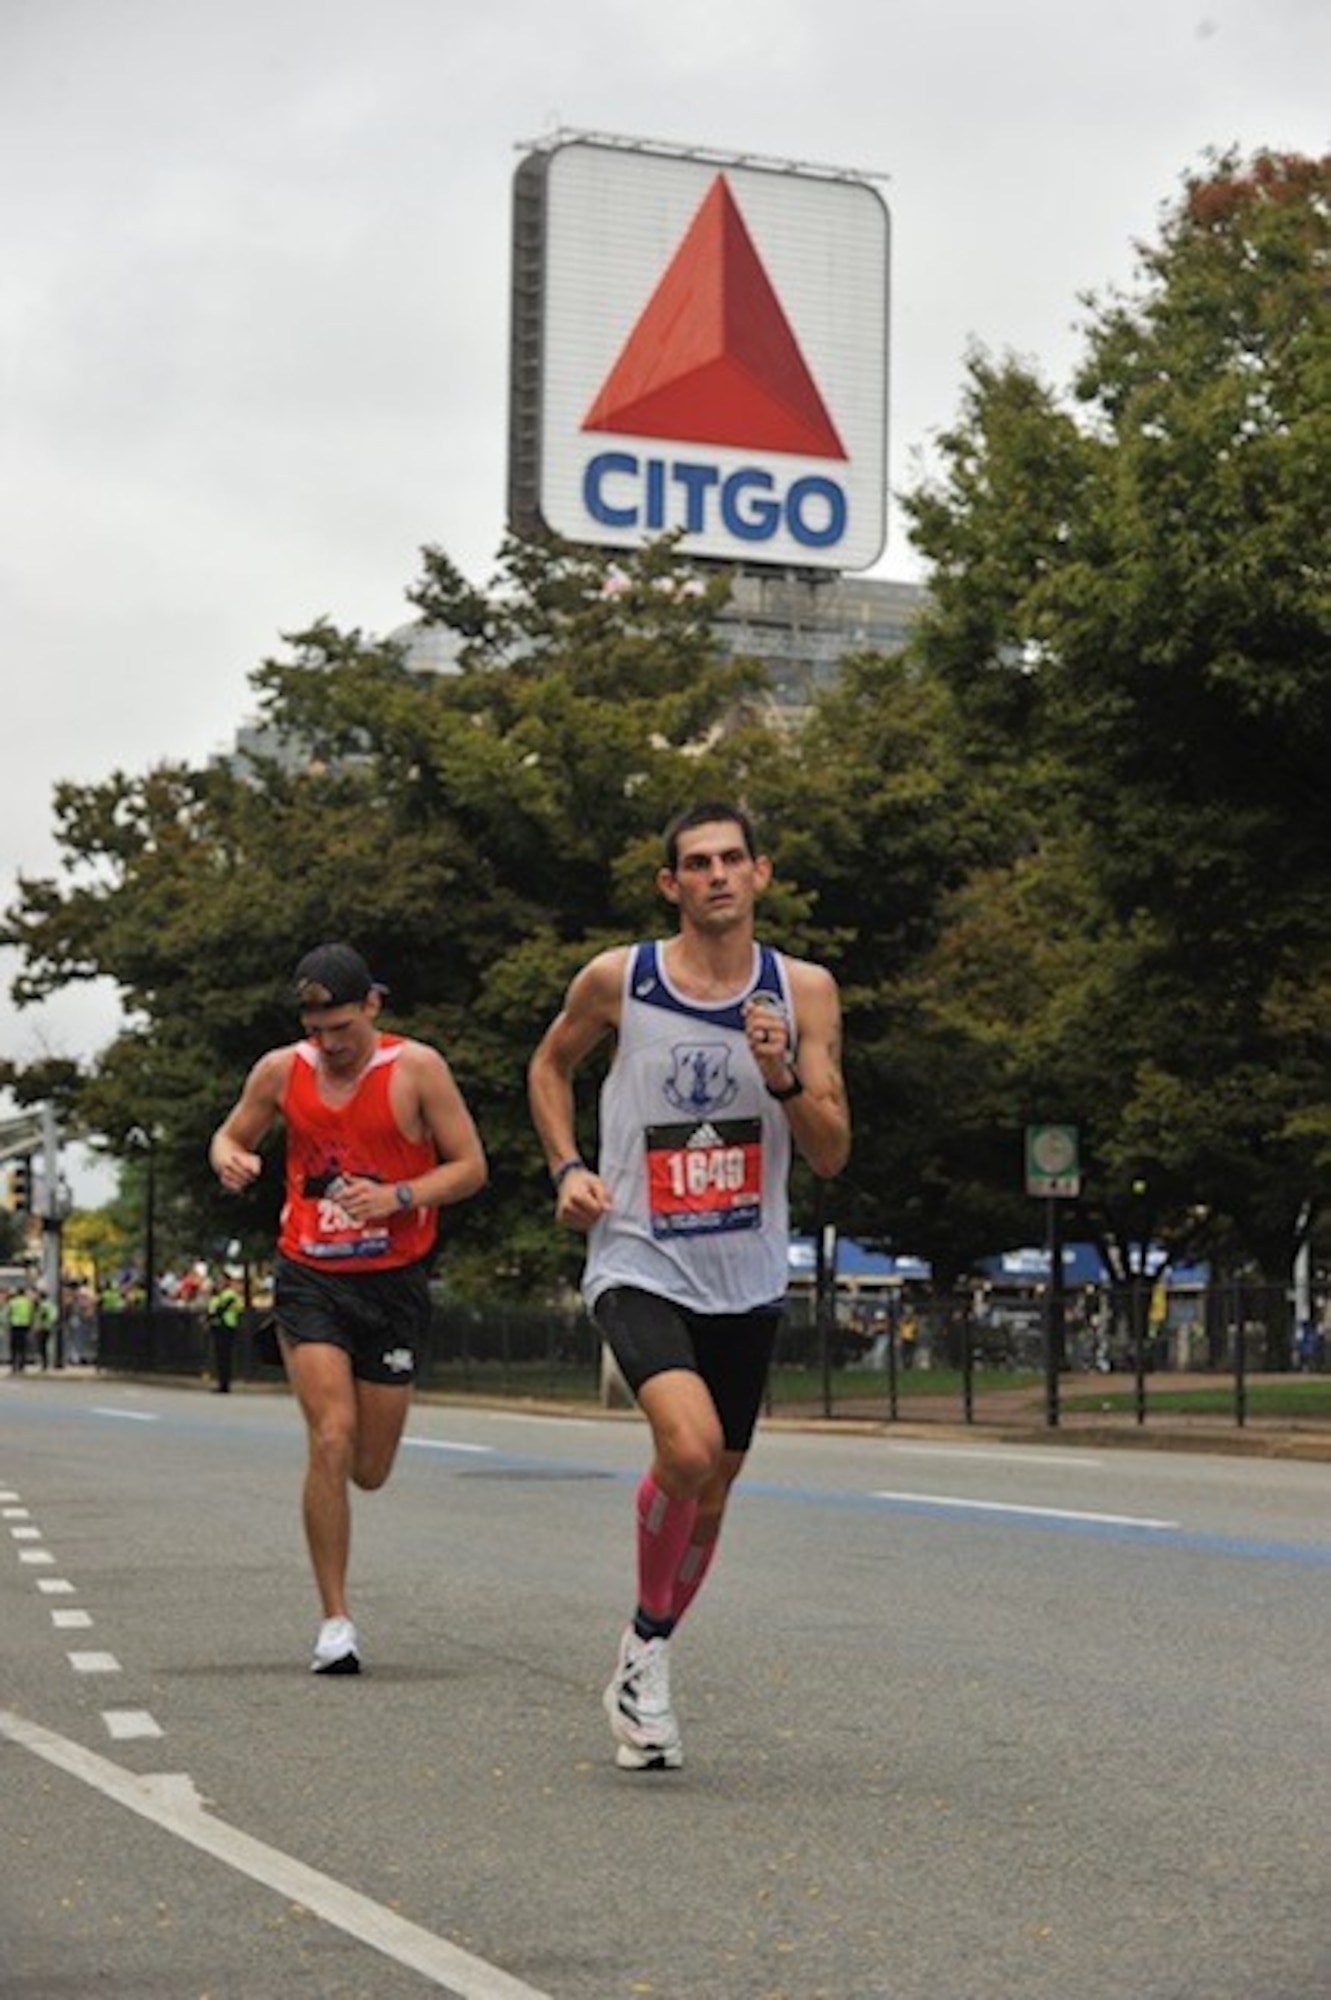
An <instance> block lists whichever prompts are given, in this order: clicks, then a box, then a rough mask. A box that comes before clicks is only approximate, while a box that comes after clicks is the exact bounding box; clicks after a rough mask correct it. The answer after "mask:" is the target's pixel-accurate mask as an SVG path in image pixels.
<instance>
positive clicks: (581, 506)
mask: <svg viewBox="0 0 1331 2000" xmlns="http://www.w3.org/2000/svg"><path fill="white" fill-rule="evenodd" d="M887 260H888V218H887V211H886V209H885V207H884V205H883V203H882V200H881V199H880V197H879V195H878V194H877V192H876V191H875V190H874V189H873V188H872V187H870V186H869V185H868V184H867V183H866V182H864V181H863V180H856V179H853V178H850V177H846V176H838V175H834V174H831V173H830V172H829V173H816V172H814V171H812V170H794V169H790V170H782V171H778V170H777V169H776V168H775V167H767V166H755V165H752V164H744V163H737V162H727V161H724V160H722V159H721V158H720V157H719V156H718V157H711V156H707V157H703V156H701V155H698V154H684V155H675V154H669V153H664V152H655V151H652V150H651V149H649V148H638V147H629V146H627V145H624V146H620V145H610V144H606V143H604V142H599V141H587V140H572V141H568V142H565V143H562V144H559V145H556V146H554V147H552V148H551V149H550V150H548V151H545V152H537V153H533V154H531V155H529V156H528V157H527V158H526V159H525V160H524V161H523V163H522V164H521V166H520V167H519V169H518V175H517V180H516V183H515V197H514V294H513V354H512V363H513V366H512V392H511V409H512V417H511V429H510V455H509V488H510V519H511V521H512V524H513V525H514V527H516V528H518V529H519V530H520V531H527V530H530V529H532V528H535V527H545V528H547V529H550V530H552V531H553V532H554V533H556V534H560V535H564V536H566V537H568V538H569V539H570V540H574V541H583V542H593V543H599V544H602V545H605V546H609V547H624V546H631V545H633V544H635V543H638V542H641V541H643V540H646V539H647V538H649V537H650V536H653V535H659V534H662V533H663V532H665V531H667V530H678V531H680V532H681V534H682V538H683V540H682V546H683V548H684V549H685V551H686V552H687V553H689V554H691V555H695V556H702V557H715V558H720V559H722V560H725V561H732V562H743V563H746V564H750V565H751V564H753V563H755V562H757V563H773V564H779V565H781V566H783V567H790V566H798V567H804V568H809V567H813V568H822V569H837V570H841V569H863V568H866V567H867V566H868V565H869V564H870V563H872V562H874V561H875V560H876V559H877V557H878V556H879V555H880V554H881V553H882V548H883V542H884V537H885V533H886V460H887V439H886V390H887V268H888V263H887Z"/></svg>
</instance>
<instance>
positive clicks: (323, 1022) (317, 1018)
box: [300, 993, 379, 1075]
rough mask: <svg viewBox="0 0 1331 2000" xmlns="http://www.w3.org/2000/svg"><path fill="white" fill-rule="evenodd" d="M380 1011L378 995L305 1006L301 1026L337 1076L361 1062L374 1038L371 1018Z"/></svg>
mask: <svg viewBox="0 0 1331 2000" xmlns="http://www.w3.org/2000/svg"><path fill="white" fill-rule="evenodd" d="M378 1011H379V995H378V994H377V993H371V994H370V995H369V996H368V998H367V999H364V1000H357V1001H354V1002H352V1003H350V1004H349V1005H346V1006H342V1007H305V1008H303V1009H302V1010H301V1016H300V1025H301V1027H302V1028H303V1029H304V1030H305V1033H306V1035H307V1036H308V1037H309V1039H310V1040H311V1041H312V1042H316V1043H317V1044H318V1047H319V1053H320V1055H321V1056H322V1057H323V1059H324V1063H325V1065H326V1067H327V1068H328V1069H329V1070H330V1071H331V1072H332V1073H333V1074H334V1075H338V1074H339V1073H341V1072H344V1071H351V1070H356V1069H358V1068H359V1067H360V1065H361V1064H362V1063H363V1062H364V1060H365V1058H366V1056H367V1055H368V1054H369V1052H370V1049H371V1048H372V1047H373V1044H374V1038H375V1026H374V1017H375V1015H376V1014H377V1013H378Z"/></svg>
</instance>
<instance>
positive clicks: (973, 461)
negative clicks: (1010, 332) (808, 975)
mask: <svg viewBox="0 0 1331 2000" xmlns="http://www.w3.org/2000/svg"><path fill="white" fill-rule="evenodd" d="M1329 250H1331V162H1327V161H1308V160H1300V159H1285V158H1277V157H1274V156H1270V155H1262V156H1259V157H1258V158H1257V159H1256V160H1254V161H1253V162H1252V163H1251V164H1250V165H1248V166H1246V167H1245V166H1244V165H1243V164H1242V163H1241V162H1240V161H1239V160H1238V159H1237V158H1236V157H1235V156H1233V155H1227V156H1224V157H1223V158H1220V159H1218V160H1214V161H1212V162H1211V163H1210V168H1209V171H1208V172H1207V173H1206V174H1204V175H1197V176H1193V177H1190V178H1189V180H1188V181H1187V183H1186V185H1185V188H1184V192H1183V196H1182V198H1181V200H1180V201H1179V202H1178V204H1177V206H1176V207H1175V208H1174V209H1173V210H1172V211H1171V212H1170V213H1169V214H1168V215H1167V216H1166V218H1165V221H1164V226H1163V229H1162V233H1161V238H1160V241H1159V243H1158V244H1156V245H1153V246H1149V247H1146V248H1144V249H1143V250H1142V251H1141V274H1142V284H1141V288H1140V290H1139V291H1138V292H1137V293H1136V294H1135V295H1134V296H1131V297H1123V298H1120V297H1115V298H1111V299H1110V300H1108V301H1107V302H1104V303H1101V304H1098V305H1097V304H1096V302H1095V301H1092V302H1091V305H1092V313H1093V316H1092V320H1091V324H1090V328H1089V334H1088V348H1087V357H1086V360H1085V363H1084V365H1083V367H1082V368H1081V370H1080V372H1079V374H1078V377H1077V380H1076V383H1075V390H1076V397H1077V401H1078V404H1079V408H1078V409H1077V410H1076V411H1075V412H1074V411H1070V410H1067V409H1065V408H1063V407H1062V406H1061V405H1060V404H1059V403H1058V402H1057V400H1056V399H1055V398H1054V397H1053V396H1051V395H1050V393H1049V392H1048V391H1047V390H1045V389H1044V388H1043V387H1042V385H1040V384H1039V383H1038V382H1037V381H1036V380H1035V379H1034V378H1033V376H1032V375H1031V373H1030V372H1029V371H1028V370H1026V369H1025V368H1023V367H1021V366H1019V365H1018V364H1016V363H1007V364H1004V365H1002V366H995V365H993V364H991V363H990V362H988V361H987V360H986V359H984V358H983V357H976V358H975V359H974V360H973V362H972V365H971V370H970V376H969V381H968V387H967V394H966V400H965V405H964V409H963V416H962V421H961V423H960V424H959V425H958V426H957V428H956V429H955V430H954V431H952V432H951V433H950V434H949V435H948V436H947V437H945V438H944V439H943V440H942V441H941V453H942V460H943V468H944V470H943V477H942V479H941V481H939V482H937V483H935V484H933V485H930V486H925V487H922V488H921V489H920V490H919V491H918V492H917V493H916V494H915V495H913V496H912V497H911V500H910V502H909V505H910V508H911V512H912V515H913V518H914V522H915V529H916V534H917V538H918V540H919V543H920V546H921V547H922V548H923V549H924V551H925V553H926V554H928V555H929V556H931V557H932V558H933V560H934V563H935V585H934V588H935V611H934V615H933V616H932V618H931V619H930V620H929V621H928V624H927V629H926V631H925V633H924V636H923V639H922V644H921V655H922V658H923V659H924V660H925V662H926V663H928V664H929V665H930V666H932V667H934V668H936V669H937V671H939V672H941V673H942V674H944V675H945V676H946V678H947V679H948V681H949V684H950V685H951V686H952V687H953V688H954V689H955V691H956V694H957V698H958V701H959V703H960V705H961V709H962V712H963V714H964V716H965V718H966V722H967V726H968V727H969V728H970V729H971V730H972V731H973V734H974V740H975V742H976V745H977V754H978V755H979V756H980V757H981V758H983V759H984V760H985V761H986V762H987V763H988V764H990V765H991V766H992V767H994V768H996V769H997V770H999V771H1000V772H1006V773H1007V775H1008V776H1009V777H1015V779H1016V780H1017V781H1018V782H1029V781H1030V779H1031V777H1032V776H1033V775H1034V776H1038V777H1039V779H1040V795H1041V799H1042V810H1041V813H1040V817H1039V841H1040V848H1041V851H1042V852H1043V851H1044V850H1045V849H1047V848H1048V847H1049V845H1050V844H1051V843H1057V844H1058V845H1059V846H1060V847H1063V848H1066V845H1067V843H1068V842H1069V841H1071V842H1073V843H1075V846H1076V849H1077V852H1078V854H1079V856H1080V865H1081V866H1082V868H1083V869H1084V871H1085V876H1086V880H1087V883H1088V885H1090V891H1091V893H1090V898H1089V902H1088V915H1090V916H1091V921H1090V923H1089V925H1088V927H1087V929H1086V932H1085V935H1084V939H1083V949H1084V950H1085V951H1086V952H1088V953H1094V954H1095V955H1096V958H1097V959H1098V961H1099V976H1098V977H1097V978H1095V979H1092V980H1089V981H1083V982H1082V997H1081V1004H1080V1005H1078V1004H1077V1002H1076V987H1075V984H1074V986H1072V987H1071V988H1069V989H1068V990H1066V991H1064V990H1058V991H1056V992H1051V994H1050V1005H1051V1007H1055V1008H1057V1009H1058V1010H1059V1012H1060V1013H1061V1014H1062V1016H1063V1026H1062V1033H1061V1037H1060V1038H1059V1039H1061V1041H1062V1044H1063V1048H1064V1051H1065V1058H1064V1059H1065V1060H1066V1058H1068V1057H1071V1056H1072V1052H1073V1050H1074V1049H1075V1047H1076V1046H1077V1045H1080V1046H1081V1048H1082V1049H1083V1050H1084V1051H1085V1054H1086V1056H1087V1057H1089V1061H1087V1060H1080V1061H1078V1060H1073V1071H1074V1073H1075V1072H1078V1071H1079V1072H1080V1075H1079V1081H1078V1085H1077V1088H1078V1092H1079V1094H1080V1098H1081V1107H1082V1109H1081V1115H1082V1118H1083V1121H1084V1122H1085V1123H1086V1124H1087V1126H1088V1127H1089V1131H1090V1135H1091V1139H1092V1152H1093V1161H1094V1164H1095V1169H1096V1180H1097V1186H1098V1191H1099V1193H1100V1195H1101V1198H1102V1200H1101V1207H1102V1211H1103V1215H1104V1217H1107V1218H1108V1219H1110V1220H1112V1210H1113V1206H1114V1202H1115V1199H1116V1198H1118V1196H1120V1195H1121V1192H1122V1190H1123V1188H1124V1187H1125V1186H1129V1185H1130V1184H1131V1182H1132V1181H1134V1180H1141V1179H1144V1178H1145V1179H1147V1180H1148V1181H1153V1182H1154V1183H1155V1185H1156V1186H1157V1188H1158V1189H1159V1191H1160V1195H1161V1204H1160V1206H1161V1208H1162V1210H1164V1211H1169V1210H1172V1211H1173V1226H1174V1227H1175V1228H1177V1229H1180V1230H1181V1229H1182V1228H1183V1227H1184V1219H1185V1215H1189V1216H1191V1218H1192V1220H1193V1222H1194V1223H1195V1222H1196V1220H1197V1217H1198V1215H1199V1213H1202V1214H1204V1216H1205V1217H1206V1218H1209V1222H1210V1224H1211V1225H1212V1226H1211V1229H1210V1234H1211V1238H1212V1240H1213V1241H1219V1240H1222V1239H1223V1240H1226V1241H1229V1242H1231V1243H1232V1242H1237V1244H1238V1245H1239V1246H1240V1247H1241V1248H1242V1250H1243V1251H1244V1252H1245V1253H1246V1254H1247V1255H1249V1256H1250V1257H1253V1258H1254V1259H1256V1260H1257V1261H1258V1262H1259V1263H1261V1264H1262V1265H1263V1266H1264V1267H1265V1268H1266V1269H1267V1270H1269V1271H1271V1272H1272V1273H1277V1272H1280V1271H1282V1270H1284V1269H1285V1268H1287V1265H1288V1258H1289V1254H1290V1251H1291V1249H1292V1247H1293V1242H1294V1238H1295V1232H1296V1229H1297V1227H1298V1218H1299V1216H1300V1215H1301V1214H1302V1213H1304V1212H1305V1204H1306V1203H1307V1201H1308V1200H1309V1198H1310V1196H1316V1195H1317V1194H1318V1193H1319V1192H1320V1191H1321V1190H1322V1189H1324V1187H1325V1184H1326V1174H1327V1166H1328V1158H1327V1152H1326V1145H1325V1133H1326V1123H1327V1119H1326V1107H1327V1101H1328V1097H1329V1096H1331V1092H1328V1088H1327V1073H1326V1047H1327V1039H1326V1030H1327V1027H1328V1025H1329V1017H1331V900H1329V899H1328V893H1327V890H1328V880H1329V879H1331V869H1329V867H1328V864H1329V863H1331V843H1329V842H1328V826H1329V824H1331V822H1329V821H1328V815H1327V812H1326V806H1325V782H1326V781H1325V773H1326V770H1327V767H1328V758H1329V756H1331V650H1329V647H1328V638H1329V637H1331V634H1329V631H1328V627H1329V625H1331V617H1329V616H1328V610H1329V606H1328V563H1327V553H1328V552H1327V537H1326V521H1325V505H1324V502H1323V501H1322V499H1321V498H1320V496H1321V495H1322V494H1324V493H1325V490H1326V485H1327V474H1328V466H1329V464H1331V400H1329V399H1328V390H1331V317H1329V310H1328V293H1327V277H1326V273H1327V261H1328V251H1329ZM1034 865H1035V866H1036V867H1037V868H1042V867H1045V866H1047V859H1046V860H1038V861H1037V862H1036V863H1035V864H1034ZM960 990H961V989H958V991H960ZM1053 1054H1054V1052H1053V1050H1052V1049H1050V1050H1047V1051H1046V1052H1045V1060H1044V1061H1042V1062H1041V1065H1040V1074H1039V1077H1038V1078H1037V1076H1036V1075H1034V1074H1033V1075H1032V1076H1031V1079H1030V1081H1031V1084H1032V1087H1035V1086H1036V1085H1037V1083H1038V1085H1039V1087H1040V1088H1041V1089H1043V1090H1044V1091H1045V1092H1046V1093H1048V1091H1049V1078H1050V1072H1049V1070H1048V1068H1047V1066H1046V1065H1047V1061H1048V1060H1049V1059H1050V1058H1051V1057H1053Z"/></svg>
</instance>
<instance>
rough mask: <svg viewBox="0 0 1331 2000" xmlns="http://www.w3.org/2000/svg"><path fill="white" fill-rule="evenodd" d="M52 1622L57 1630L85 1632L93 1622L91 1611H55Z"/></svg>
mask: <svg viewBox="0 0 1331 2000" xmlns="http://www.w3.org/2000/svg"><path fill="white" fill-rule="evenodd" d="M51 1623H52V1624H53V1625H54V1626H55V1629H56V1631H57V1632H83V1631H86V1630H87V1628H88V1626H89V1625H91V1624H92V1613H91V1611H53V1612H52V1613H51Z"/></svg>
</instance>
